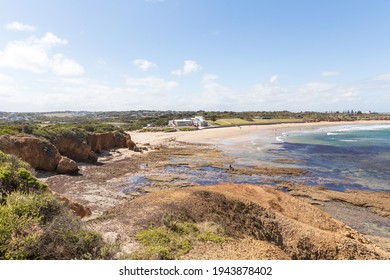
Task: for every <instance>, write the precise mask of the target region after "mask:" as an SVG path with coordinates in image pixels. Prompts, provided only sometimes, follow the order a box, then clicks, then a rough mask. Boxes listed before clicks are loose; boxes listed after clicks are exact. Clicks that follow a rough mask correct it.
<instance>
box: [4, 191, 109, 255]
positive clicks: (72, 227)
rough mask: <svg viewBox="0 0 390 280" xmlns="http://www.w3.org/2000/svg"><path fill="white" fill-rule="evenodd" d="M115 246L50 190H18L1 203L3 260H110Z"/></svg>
mask: <svg viewBox="0 0 390 280" xmlns="http://www.w3.org/2000/svg"><path fill="white" fill-rule="evenodd" d="M116 249H117V248H114V246H113V245H110V244H106V243H105V242H104V241H103V238H102V237H101V236H100V235H99V234H98V233H96V232H94V231H91V230H87V229H85V228H83V224H82V223H81V221H80V220H79V219H78V218H77V217H75V216H74V215H73V214H71V213H70V212H69V210H68V209H66V208H64V206H63V205H62V203H61V202H59V201H58V200H57V199H56V198H55V197H54V196H53V195H52V194H50V193H43V194H38V193H30V194H25V193H22V192H18V191H16V192H13V193H11V194H9V195H8V196H7V197H6V201H5V204H3V205H1V206H0V259H108V258H112V256H113V255H114V253H115V250H116Z"/></svg>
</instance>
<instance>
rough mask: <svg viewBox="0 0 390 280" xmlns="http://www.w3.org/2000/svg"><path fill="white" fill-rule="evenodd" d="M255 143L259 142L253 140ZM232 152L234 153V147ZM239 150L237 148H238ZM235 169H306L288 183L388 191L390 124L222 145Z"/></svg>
mask: <svg viewBox="0 0 390 280" xmlns="http://www.w3.org/2000/svg"><path fill="white" fill-rule="evenodd" d="M257 139H259V138H257ZM234 147H236V149H235V148H234ZM238 147H239V149H238ZM225 148H226V151H227V153H229V154H230V155H231V156H233V157H235V158H236V159H237V162H238V163H240V164H243V165H245V164H254V163H257V164H272V162H275V161H277V160H281V159H288V160H290V161H292V162H288V163H287V162H285V163H274V165H278V166H280V165H282V166H291V167H296V168H302V169H305V170H308V171H309V172H310V173H309V174H307V175H305V176H301V177H297V178H291V180H294V181H297V182H298V183H303V184H306V185H322V186H325V187H327V188H329V189H333V190H337V191H344V190H346V189H362V190H364V189H369V190H375V191H390V125H388V124H385V125H359V126H358V125H342V126H340V125H338V126H329V127H322V128H319V129H316V130H314V131H313V130H310V131H297V132H289V133H286V134H282V135H278V136H276V137H275V140H274V143H273V144H272V145H268V146H264V141H256V138H253V137H252V138H251V139H248V140H247V141H246V142H242V141H241V143H240V145H237V146H234V143H229V144H228V145H226V147H225Z"/></svg>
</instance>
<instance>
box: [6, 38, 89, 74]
mask: <svg viewBox="0 0 390 280" xmlns="http://www.w3.org/2000/svg"><path fill="white" fill-rule="evenodd" d="M66 44H68V41H67V40H64V39H61V38H59V37H57V36H56V35H54V34H53V33H50V32H48V33H46V34H45V35H44V36H43V37H42V38H37V37H35V36H31V37H29V38H28V39H26V40H24V41H13V42H9V43H8V44H7V45H6V47H5V49H4V50H3V51H1V50H0V67H8V68H13V69H21V70H28V71H32V72H34V73H43V72H47V71H53V72H54V73H55V74H57V75H79V74H82V73H84V68H83V67H82V66H81V65H80V64H78V63H77V62H75V61H74V60H71V59H67V58H66V57H65V56H64V55H63V54H55V55H53V56H51V55H50V51H51V49H52V48H53V47H55V46H61V45H66Z"/></svg>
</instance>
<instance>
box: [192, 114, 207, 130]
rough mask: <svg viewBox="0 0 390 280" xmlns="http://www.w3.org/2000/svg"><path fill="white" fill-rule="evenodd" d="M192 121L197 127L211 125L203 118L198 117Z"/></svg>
mask: <svg viewBox="0 0 390 280" xmlns="http://www.w3.org/2000/svg"><path fill="white" fill-rule="evenodd" d="M192 121H193V123H194V125H195V126H197V127H206V126H208V125H209V124H208V123H207V121H206V120H205V119H204V118H203V117H202V116H196V117H195V118H193V119H192Z"/></svg>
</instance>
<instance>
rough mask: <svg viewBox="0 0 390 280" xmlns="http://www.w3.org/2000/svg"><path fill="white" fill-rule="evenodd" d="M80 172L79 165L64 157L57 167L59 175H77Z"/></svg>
mask: <svg viewBox="0 0 390 280" xmlns="http://www.w3.org/2000/svg"><path fill="white" fill-rule="evenodd" d="M78 171H79V168H78V167H77V163H76V162H75V161H74V160H72V159H70V158H68V157H66V156H62V157H61V159H60V161H59V162H58V165H57V173H59V174H76V173H77V172H78Z"/></svg>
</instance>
